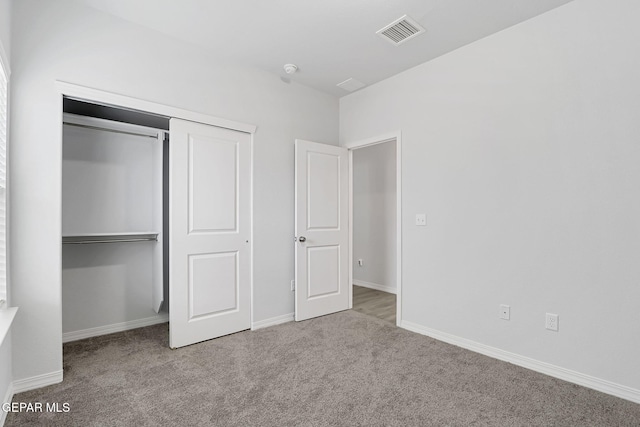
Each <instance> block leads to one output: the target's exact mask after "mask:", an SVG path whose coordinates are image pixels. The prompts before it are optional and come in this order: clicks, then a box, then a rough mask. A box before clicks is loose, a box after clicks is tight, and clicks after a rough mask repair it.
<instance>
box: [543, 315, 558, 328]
mask: <svg viewBox="0 0 640 427" xmlns="http://www.w3.org/2000/svg"><path fill="white" fill-rule="evenodd" d="M545 328H547V329H548V330H550V331H556V332H557V331H558V315H557V314H553V313H547V317H546V322H545Z"/></svg>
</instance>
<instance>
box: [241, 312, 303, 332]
mask: <svg viewBox="0 0 640 427" xmlns="http://www.w3.org/2000/svg"><path fill="white" fill-rule="evenodd" d="M293 319H294V313H289V314H283V315H282V316H276V317H272V318H270V319H264V320H259V321H257V322H253V323H252V324H251V330H252V331H255V330H256V329H262V328H266V327H269V326H275V325H280V324H282V323H287V322H292V321H293Z"/></svg>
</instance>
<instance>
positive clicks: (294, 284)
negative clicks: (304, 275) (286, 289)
mask: <svg viewBox="0 0 640 427" xmlns="http://www.w3.org/2000/svg"><path fill="white" fill-rule="evenodd" d="M291 290H292V291H295V290H296V281H295V280H292V281H291Z"/></svg>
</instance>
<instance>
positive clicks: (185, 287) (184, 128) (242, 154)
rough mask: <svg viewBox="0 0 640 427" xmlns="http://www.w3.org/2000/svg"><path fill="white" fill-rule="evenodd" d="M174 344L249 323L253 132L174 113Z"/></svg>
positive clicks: (171, 297) (171, 292) (171, 336)
mask: <svg viewBox="0 0 640 427" xmlns="http://www.w3.org/2000/svg"><path fill="white" fill-rule="evenodd" d="M170 141H171V142H170V144H169V145H170V154H169V182H170V188H169V218H170V219H169V236H170V237H169V241H170V245H169V246H170V249H169V259H170V267H169V277H170V280H169V284H170V290H169V316H170V321H169V331H170V333H169V345H170V346H171V347H172V348H176V347H182V346H185V345H189V344H194V343H196V342H200V341H205V340H208V339H212V338H216V337H219V336H222V335H227V334H231V333H234V332H238V331H241V330H245V329H249V328H250V327H251V281H250V280H251V258H250V257H251V244H252V242H251V241H250V239H251V193H250V192H251V135H250V134H247V133H243V132H238V131H232V130H229V129H223V128H218V127H213V126H208V125H204V124H199V123H194V122H188V121H185V120H179V119H171V122H170Z"/></svg>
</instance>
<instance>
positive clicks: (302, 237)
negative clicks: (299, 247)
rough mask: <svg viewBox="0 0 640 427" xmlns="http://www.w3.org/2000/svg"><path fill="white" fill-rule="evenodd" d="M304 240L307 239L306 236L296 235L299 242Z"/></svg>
mask: <svg viewBox="0 0 640 427" xmlns="http://www.w3.org/2000/svg"><path fill="white" fill-rule="evenodd" d="M306 241H307V238H306V237H304V236H300V237H298V242H300V243H304V242H306Z"/></svg>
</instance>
